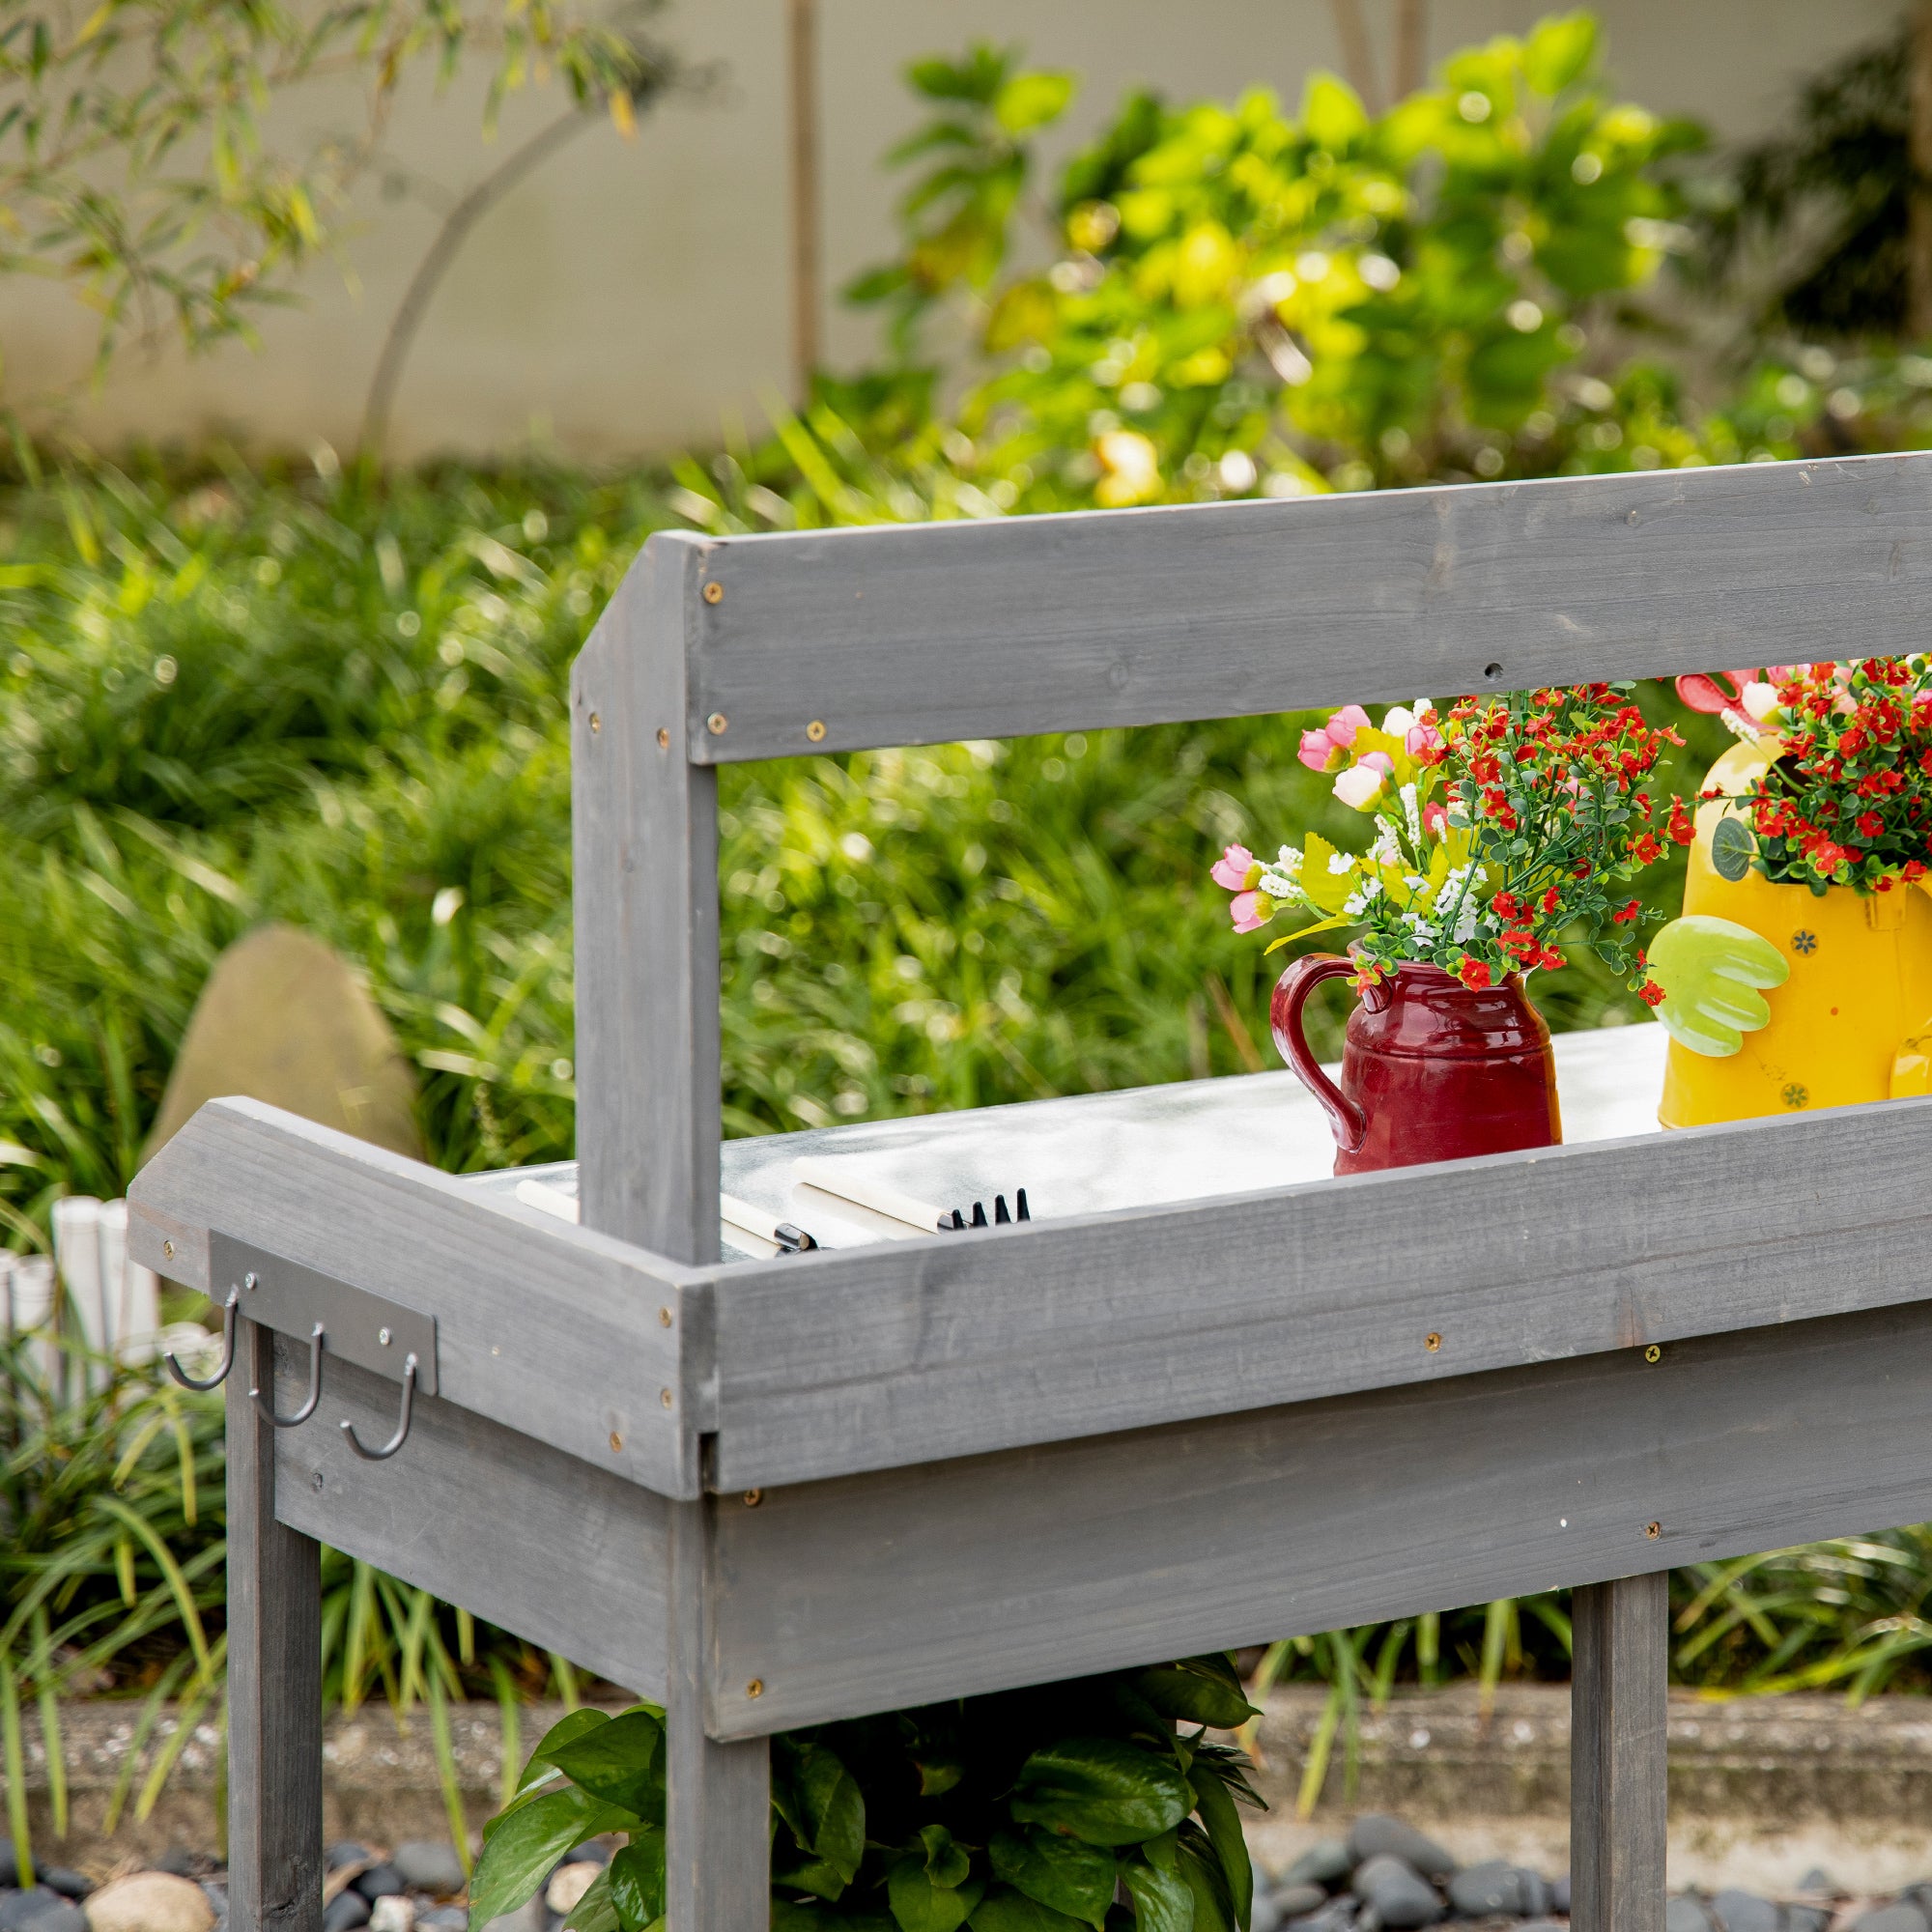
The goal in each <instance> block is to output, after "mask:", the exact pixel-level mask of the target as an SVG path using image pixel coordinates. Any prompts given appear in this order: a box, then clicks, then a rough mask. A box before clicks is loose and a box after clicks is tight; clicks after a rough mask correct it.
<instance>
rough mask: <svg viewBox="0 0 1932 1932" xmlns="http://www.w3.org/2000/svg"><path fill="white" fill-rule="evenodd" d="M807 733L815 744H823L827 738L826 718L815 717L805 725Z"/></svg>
mask: <svg viewBox="0 0 1932 1932" xmlns="http://www.w3.org/2000/svg"><path fill="white" fill-rule="evenodd" d="M805 735H806V736H807V737H808V738H810V740H811V742H812V743H813V744H814V745H817V744H822V743H823V742H824V739H825V720H824V719H822V718H814V719H813V720H812V721H811V723H810V725H807V726H806V727H805Z"/></svg>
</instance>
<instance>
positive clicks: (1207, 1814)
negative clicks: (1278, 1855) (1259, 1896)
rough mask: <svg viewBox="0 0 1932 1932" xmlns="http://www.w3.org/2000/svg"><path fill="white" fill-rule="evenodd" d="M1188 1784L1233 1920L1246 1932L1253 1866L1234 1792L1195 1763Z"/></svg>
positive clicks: (1251, 1906) (1251, 1905)
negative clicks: (1213, 1856)
mask: <svg viewBox="0 0 1932 1932" xmlns="http://www.w3.org/2000/svg"><path fill="white" fill-rule="evenodd" d="M1188 1783H1189V1784H1190V1785H1191V1786H1192V1788H1193V1791H1194V1808H1195V1809H1196V1810H1197V1811H1198V1812H1199V1813H1200V1814H1201V1823H1202V1825H1203V1826H1204V1828H1205V1829H1206V1831H1207V1833H1208V1843H1209V1844H1210V1845H1212V1847H1213V1848H1214V1855H1215V1857H1216V1858H1217V1859H1218V1860H1219V1861H1220V1863H1221V1872H1222V1876H1223V1877H1224V1878H1225V1879H1226V1881H1227V1886H1228V1897H1229V1902H1230V1904H1231V1905H1232V1906H1233V1908H1234V1915H1235V1918H1236V1923H1237V1924H1238V1925H1239V1926H1240V1928H1241V1932H1247V1925H1248V1917H1249V1914H1250V1913H1251V1912H1252V1911H1253V1909H1254V1900H1255V1867H1254V1861H1253V1860H1252V1859H1251V1858H1250V1857H1249V1856H1248V1841H1247V1836H1246V1834H1245V1833H1243V1832H1242V1830H1241V1819H1240V1814H1239V1812H1238V1811H1236V1808H1235V1797H1234V1793H1233V1792H1231V1791H1230V1790H1229V1789H1228V1787H1227V1785H1226V1784H1224V1783H1223V1782H1222V1780H1221V1779H1220V1777H1219V1776H1216V1774H1215V1771H1214V1769H1213V1768H1212V1767H1211V1766H1210V1765H1208V1764H1197V1765H1196V1766H1195V1767H1194V1770H1193V1773H1192V1775H1191V1776H1189V1778H1188Z"/></svg>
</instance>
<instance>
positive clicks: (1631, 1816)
mask: <svg viewBox="0 0 1932 1932" xmlns="http://www.w3.org/2000/svg"><path fill="white" fill-rule="evenodd" d="M1669 1626H1670V1577H1669V1575H1668V1573H1667V1572H1664V1571H1655V1572H1652V1573H1651V1574H1649V1575H1647V1576H1642V1577H1617V1578H1615V1579H1613V1580H1611V1581H1609V1582H1605V1583H1592V1584H1589V1585H1588V1586H1586V1587H1585V1588H1583V1589H1581V1590H1578V1591H1577V1593H1576V1596H1575V1598H1574V1599H1573V1600H1572V1609H1571V1627H1572V1631H1573V1634H1574V1638H1575V1642H1574V1648H1573V1653H1572V1654H1573V1656H1574V1659H1575V1667H1574V1669H1573V1671H1572V1674H1571V1685H1570V1898H1571V1904H1570V1923H1571V1924H1572V1925H1573V1926H1574V1927H1575V1928H1576V1932H1663V1859H1664V1840H1665V1826H1666V1822H1667V1814H1668V1800H1667V1783H1666V1772H1667V1766H1666V1762H1665V1748H1664V1747H1665V1741H1666V1738H1667V1735H1668V1733H1667V1714H1666V1710H1665V1702H1666V1695H1667V1691H1668V1680H1669V1674H1670V1641H1669V1639H1670V1632H1669Z"/></svg>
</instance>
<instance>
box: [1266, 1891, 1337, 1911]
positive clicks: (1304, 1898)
mask: <svg viewBox="0 0 1932 1932" xmlns="http://www.w3.org/2000/svg"><path fill="white" fill-rule="evenodd" d="M1268 1903H1269V1904H1270V1905H1272V1906H1273V1907H1274V1911H1275V1917H1276V1918H1302V1917H1304V1916H1305V1915H1306V1914H1308V1913H1310V1912H1320V1911H1321V1908H1322V1907H1323V1906H1324V1905H1326V1904H1327V1903H1328V1894H1327V1893H1326V1892H1325V1891H1324V1890H1322V1889H1321V1887H1320V1886H1319V1885H1285V1886H1283V1887H1282V1888H1281V1889H1280V1890H1278V1891H1272V1892H1270V1893H1269V1894H1268Z"/></svg>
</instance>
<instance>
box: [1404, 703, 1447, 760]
mask: <svg viewBox="0 0 1932 1932" xmlns="http://www.w3.org/2000/svg"><path fill="white" fill-rule="evenodd" d="M1402 742H1403V749H1404V750H1405V751H1406V752H1407V753H1408V755H1409V756H1410V757H1411V758H1413V757H1415V756H1417V755H1418V754H1419V753H1423V752H1433V751H1435V750H1436V749H1437V747H1439V746H1440V745H1441V743H1442V733H1441V732H1440V731H1438V730H1437V729H1436V728H1435V713H1434V712H1433V711H1432V712H1429V713H1427V714H1426V715H1425V716H1423V717H1421V718H1418V719H1417V720H1416V721H1415V723H1414V724H1413V725H1410V726H1409V727H1408V734H1407V736H1406V737H1405V738H1404V739H1403V741H1402Z"/></svg>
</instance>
